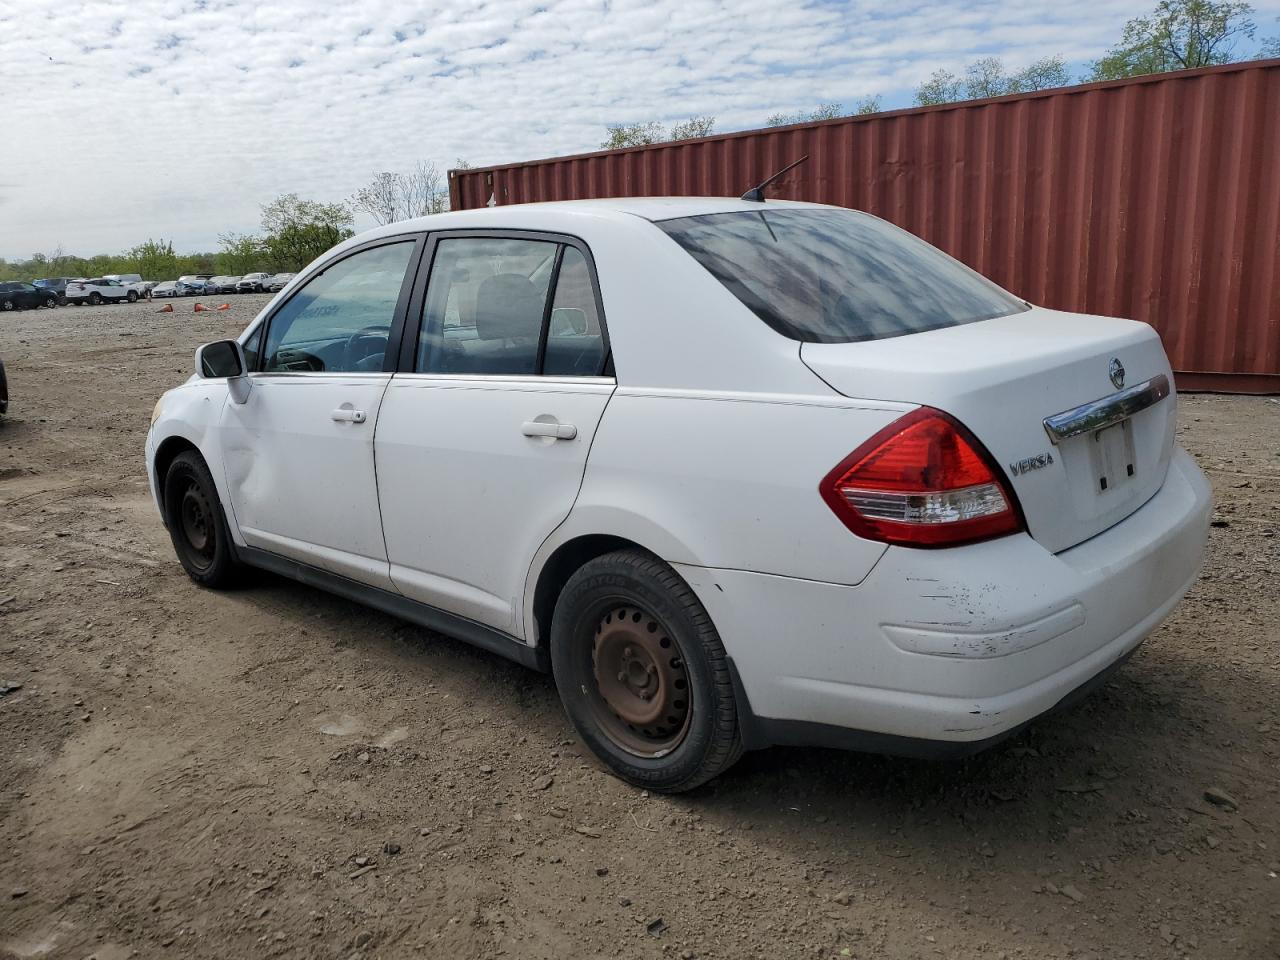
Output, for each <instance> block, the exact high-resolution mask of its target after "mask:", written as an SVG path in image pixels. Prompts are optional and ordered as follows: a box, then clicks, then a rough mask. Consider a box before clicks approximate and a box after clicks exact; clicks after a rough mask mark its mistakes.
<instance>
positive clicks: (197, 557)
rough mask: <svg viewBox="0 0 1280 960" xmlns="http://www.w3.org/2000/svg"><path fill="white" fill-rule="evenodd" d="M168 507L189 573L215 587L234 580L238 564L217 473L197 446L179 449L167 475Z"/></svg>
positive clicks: (168, 521)
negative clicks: (217, 481)
mask: <svg viewBox="0 0 1280 960" xmlns="http://www.w3.org/2000/svg"><path fill="white" fill-rule="evenodd" d="M164 510H165V523H166V525H167V526H168V528H169V537H170V539H171V540H172V541H173V549H174V552H175V553H177V555H178V561H179V562H180V563H181V564H182V568H183V569H184V570H186V571H187V575H188V576H189V577H191V579H192V580H194V581H195V582H196V583H198V584H200V585H201V586H203V587H211V588H213V589H215V590H216V589H224V588H226V587H229V586H232V585H234V583H235V581H236V579H237V577H238V575H239V573H240V564H239V561H237V560H236V557H235V550H234V547H233V546H232V543H231V534H230V532H229V531H228V529H227V519H226V515H225V514H224V513H223V512H222V503H221V502H220V501H219V499H218V488H217V487H216V486H215V485H214V483H213V475H212V474H211V473H210V472H209V467H208V466H207V465H206V464H205V462H204V458H203V457H201V456H200V454H198V453H196V452H195V451H194V450H187V451H185V452H183V453H180V454H178V455H177V456H176V457H174V459H173V463H171V464H169V470H168V472H166V474H165V479H164Z"/></svg>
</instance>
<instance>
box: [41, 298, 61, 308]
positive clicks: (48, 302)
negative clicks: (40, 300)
mask: <svg viewBox="0 0 1280 960" xmlns="http://www.w3.org/2000/svg"><path fill="white" fill-rule="evenodd" d="M44 305H45V307H46V308H48V309H49V310H52V309H53V308H54V307H56V306H57V305H58V298H57V297H45V298H44Z"/></svg>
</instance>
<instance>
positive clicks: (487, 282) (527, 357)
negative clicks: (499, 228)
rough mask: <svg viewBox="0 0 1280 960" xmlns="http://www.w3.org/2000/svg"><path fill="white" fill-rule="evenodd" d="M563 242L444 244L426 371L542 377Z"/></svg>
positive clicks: (426, 324)
mask: <svg viewBox="0 0 1280 960" xmlns="http://www.w3.org/2000/svg"><path fill="white" fill-rule="evenodd" d="M558 246H559V245H558V244H555V243H552V242H549V241H544V240H516V239H506V238H496V237H493V238H490V237H455V238H445V239H443V240H441V241H440V242H439V243H438V244H437V245H436V252H435V257H434V258H433V261H432V266H431V280H430V282H429V283H428V285H427V300H426V304H425V305H424V307H423V316H422V332H421V335H420V336H419V340H418V359H417V365H416V367H415V369H416V370H417V371H418V372H419V373H457V374H467V373H469V374H510V375H522V374H529V375H532V374H535V373H537V370H538V345H539V339H540V337H541V335H542V321H543V316H544V315H545V313H546V308H547V293H548V289H549V287H550V283H551V277H552V274H553V273H554V267H555V261H556V254H557V252H558Z"/></svg>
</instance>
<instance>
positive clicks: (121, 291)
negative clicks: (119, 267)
mask: <svg viewBox="0 0 1280 960" xmlns="http://www.w3.org/2000/svg"><path fill="white" fill-rule="evenodd" d="M137 299H138V291H136V290H134V289H133V288H132V287H128V286H125V285H124V284H123V283H121V282H120V281H119V280H111V279H109V278H107V277H96V278H94V279H92V280H72V281H71V282H70V283H68V284H67V302H68V303H74V304H76V305H77V306H81V305H83V304H86V303H91V304H93V305H95V306H96V305H98V304H99V303H102V302H104V301H110V302H113V303H119V302H120V301H122V300H128V301H129V302H130V303H134V302H135V301H137Z"/></svg>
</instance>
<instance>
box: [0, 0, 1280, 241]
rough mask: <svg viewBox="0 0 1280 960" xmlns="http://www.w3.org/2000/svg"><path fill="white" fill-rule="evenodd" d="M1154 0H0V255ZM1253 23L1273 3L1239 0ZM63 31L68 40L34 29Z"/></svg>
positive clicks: (252, 214)
mask: <svg viewBox="0 0 1280 960" xmlns="http://www.w3.org/2000/svg"><path fill="white" fill-rule="evenodd" d="M1152 5H1153V0H1101V2H1097V3H1092V4H1088V5H1085V4H1064V3H1061V2H1060V0H1027V2H1024V3H1020V4H1008V3H1007V2H995V0H980V2H976V3H974V2H963V0H947V2H941V3H934V4H922V3H918V2H910V0H908V2H906V3H901V4H884V3H880V2H863V0H852V2H847V3H814V4H795V3H787V2H779V0H736V2H733V3H717V2H713V0H509V2H495V3H479V4H456V5H447V6H435V7H431V8H427V7H425V6H424V4H423V3H421V2H419V0H362V2H360V3H341V4H331V3H328V2H319V0H315V2H307V0H273V2H271V3H258V2H240V0H194V2H193V0H14V2H12V3H10V4H8V5H0V89H3V90H4V91H5V93H6V98H5V100H6V128H7V129H8V130H10V131H27V132H28V133H27V135H21V136H16V137H15V136H6V138H5V140H4V141H3V143H0V177H3V179H4V181H5V182H6V185H7V187H6V189H5V191H4V195H3V197H0V255H4V256H9V257H17V256H26V255H29V254H30V253H32V252H33V251H36V250H48V249H50V248H52V247H53V246H54V245H55V244H58V243H61V244H63V245H64V246H65V247H66V248H67V249H68V250H73V251H75V252H78V253H82V254H91V253H94V252H100V251H103V250H114V249H119V248H122V247H124V246H127V245H130V244H133V243H136V242H138V241H139V240H141V239H144V238H146V237H148V236H163V237H171V238H173V239H174V240H175V242H176V243H177V245H178V246H179V247H180V248H181V249H185V250H191V249H199V248H205V249H207V248H211V247H213V246H215V245H216V239H217V236H218V234H219V233H221V232H225V231H245V230H252V229H254V228H255V226H256V224H257V218H258V207H259V205H260V204H261V203H263V202H264V201H266V200H269V199H270V198H271V197H273V196H275V195H276V194H279V193H282V192H285V191H297V192H298V193H301V194H303V195H304V196H311V197H315V198H318V199H339V198H342V197H345V196H348V195H349V194H350V193H351V192H352V191H353V190H354V189H355V188H356V187H358V186H359V185H361V184H362V183H364V182H365V181H366V180H367V179H368V178H369V177H370V176H371V175H372V174H373V173H374V172H375V171H377V170H384V169H392V170H394V169H407V168H408V167H409V166H411V165H412V164H413V163H414V162H415V161H416V160H418V159H420V158H421V159H431V160H435V161H436V162H437V163H438V164H440V166H441V167H442V168H443V167H445V166H447V165H449V164H451V163H452V161H453V160H454V158H455V157H466V158H468V159H470V160H471V161H473V162H475V163H488V162H498V161H502V160H517V159H527V158H532V157H538V156H548V155H552V154H558V153H567V152H579V151H583V150H590V149H594V148H595V147H596V145H597V144H598V143H599V141H600V139H601V137H602V134H603V130H604V127H605V125H606V124H608V123H619V122H629V121H634V120H648V119H661V120H666V121H671V120H675V119H681V118H685V117H688V116H691V115H695V114H697V115H701V114H712V115H714V116H715V117H716V118H717V123H718V127H719V129H722V130H724V129H734V128H745V127H752V126H758V125H760V124H761V123H762V122H763V120H764V118H765V117H767V116H768V115H769V114H771V113H775V112H778V111H792V110H796V109H800V108H804V107H807V106H812V105H813V104H816V103H818V102H820V101H830V100H840V101H844V102H852V101H853V100H854V99H856V98H857V97H859V96H865V95H871V94H881V95H883V96H884V97H885V102H886V104H888V105H905V104H906V103H907V102H908V101H909V98H910V90H911V89H912V88H913V87H914V86H915V85H916V84H917V83H919V82H920V81H921V80H922V79H924V78H925V77H927V76H928V74H929V73H930V72H932V71H933V70H934V69H936V68H938V67H940V66H945V67H950V68H953V69H955V68H958V67H960V66H962V65H963V64H964V63H966V62H967V61H969V60H972V59H973V58H975V57H977V56H983V55H987V54H998V55H1000V56H1002V57H1004V59H1005V61H1006V63H1007V64H1008V65H1009V66H1010V67H1014V68H1016V67H1019V66H1022V65H1025V64H1026V63H1029V62H1030V61H1032V60H1034V59H1036V58H1038V57H1041V56H1045V55H1049V54H1062V55H1063V56H1065V57H1066V58H1067V59H1068V60H1069V61H1083V60H1087V59H1089V58H1092V57H1095V56H1097V55H1098V54H1099V52H1101V50H1102V49H1103V48H1104V47H1105V46H1106V45H1107V44H1108V43H1109V42H1111V41H1112V40H1114V39H1115V38H1116V37H1117V36H1118V35H1119V32H1120V29H1121V26H1122V24H1123V23H1124V21H1125V20H1126V19H1127V18H1128V17H1130V16H1133V15H1134V14H1135V13H1137V12H1140V11H1142V10H1144V9H1146V8H1148V7H1150V6H1152ZM1255 6H1257V7H1258V8H1259V10H1258V13H1259V20H1260V21H1262V20H1263V19H1264V17H1266V16H1267V15H1268V14H1270V13H1274V12H1275V11H1273V10H1272V9H1271V8H1272V7H1280V0H1267V2H1256V3H1255ZM50 24H63V25H66V24H74V25H75V29H73V30H69V29H51V28H50Z"/></svg>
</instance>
